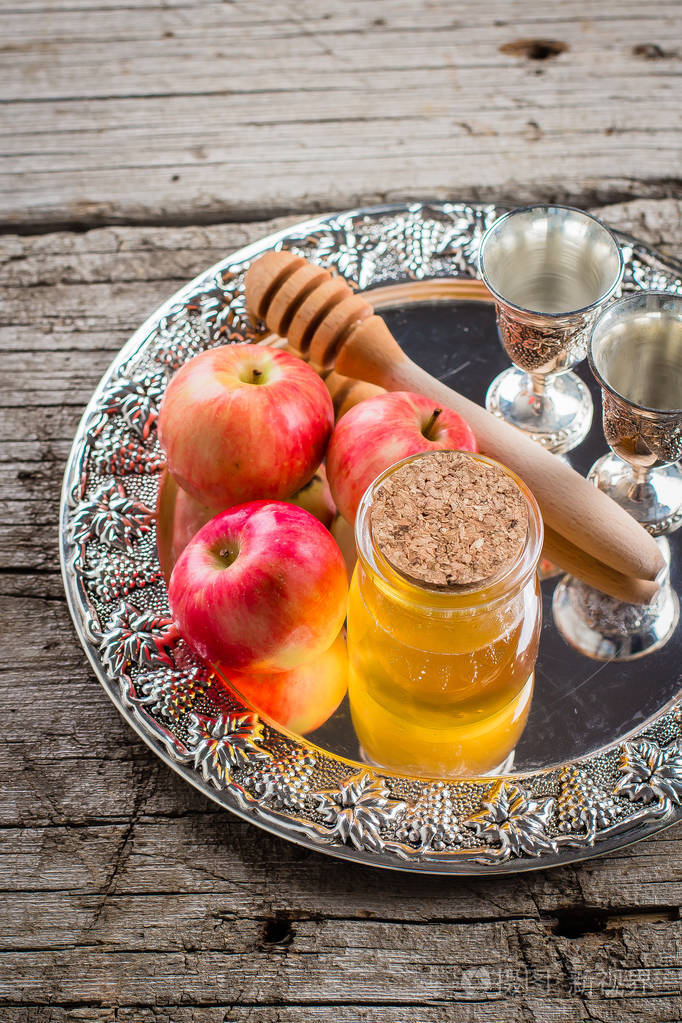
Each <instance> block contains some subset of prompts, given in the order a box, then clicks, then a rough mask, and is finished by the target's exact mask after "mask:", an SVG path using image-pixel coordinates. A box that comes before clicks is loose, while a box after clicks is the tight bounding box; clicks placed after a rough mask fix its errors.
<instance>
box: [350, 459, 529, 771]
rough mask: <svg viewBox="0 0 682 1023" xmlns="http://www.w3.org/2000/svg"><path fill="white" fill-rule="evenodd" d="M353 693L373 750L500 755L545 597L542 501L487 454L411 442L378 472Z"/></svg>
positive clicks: (360, 576)
mask: <svg viewBox="0 0 682 1023" xmlns="http://www.w3.org/2000/svg"><path fill="white" fill-rule="evenodd" d="M355 538H356V546H357V550H358V561H357V565H356V568H355V572H354V574H353V579H352V582H351V587H350V599H349V609H348V653H349V662H350V673H349V698H350V707H351V713H352V717H353V724H354V726H355V730H356V733H357V736H358V738H359V740H360V744H361V746H362V749H363V751H364V753H365V755H366V757H367V759H369V760H370V761H371V762H373V763H375V764H378V765H380V766H382V767H386V768H390V769H392V770H395V771H399V772H401V773H406V774H418V775H434V776H439V777H447V776H455V775H458V776H467V775H468V776H475V775H480V774H484V773H486V772H489V771H492V770H494V769H496V768H498V767H500V766H501V765H502V764H503V763H504V762H505V760H506V759H507V758H508V757H509V754H510V753H511V751H512V750H513V749H514V747H515V746H516V743H517V742H518V739H519V738H520V736H521V733H522V732H523V729H524V726H525V724H526V720H527V718H528V713H529V710H530V703H531V698H532V693H533V679H534V665H535V661H536V658H537V652H538V643H539V637H540V626H541V615H542V602H541V596H540V587H539V580H538V574H537V566H538V561H539V558H540V553H541V549H542V539H543V528H542V519H541V517H540V511H539V509H538V506H537V503H536V501H535V499H534V497H533V495H532V494H531V492H530V491H529V490H528V488H527V487H526V485H525V484H524V483H523V482H522V481H521V480H520V479H519V478H518V477H517V476H516V475H515V474H514V473H513V472H511V470H509V469H507V468H506V467H504V466H502V465H499V464H498V463H497V462H494V461H492V460H491V459H489V458H486V457H484V456H483V455H478V454H473V453H470V452H455V451H437V452H426V453H424V454H420V455H414V456H411V457H410V458H406V459H404V460H403V461H402V462H398V463H397V464H396V465H394V466H392V467H391V468H390V469H388V470H386V472H384V473H383V474H382V475H381V476H379V477H378V478H377V479H376V480H375V481H374V483H373V484H372V485H371V486H370V487H369V489H368V490H367V492H366V493H365V495H364V497H363V499H362V502H361V504H360V508H359V509H358V514H357V518H356V524H355Z"/></svg>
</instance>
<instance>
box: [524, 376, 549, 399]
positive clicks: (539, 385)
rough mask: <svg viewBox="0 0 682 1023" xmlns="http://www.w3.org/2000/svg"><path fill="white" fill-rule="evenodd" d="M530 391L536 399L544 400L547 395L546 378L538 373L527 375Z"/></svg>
mask: <svg viewBox="0 0 682 1023" xmlns="http://www.w3.org/2000/svg"><path fill="white" fill-rule="evenodd" d="M528 376H529V377H530V390H531V393H532V394H534V395H535V396H536V397H537V398H544V396H545V394H546V393H547V377H546V376H544V375H543V376H541V375H540V374H539V373H529V374H528Z"/></svg>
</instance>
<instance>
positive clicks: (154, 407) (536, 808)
mask: <svg viewBox="0 0 682 1023" xmlns="http://www.w3.org/2000/svg"><path fill="white" fill-rule="evenodd" d="M502 212H503V210H502V208H499V207H494V206H484V205H471V204H460V203H440V202H417V203H413V204H411V205H395V206H383V207H378V208H372V209H361V210H353V211H349V212H345V213H341V214H338V215H335V216H330V217H324V218H319V219H315V220H312V221H308V222H307V223H305V224H302V225H300V226H297V227H294V228H289V229H287V230H286V231H284V232H282V233H280V234H278V235H273V236H271V237H269V238H265V239H263V240H262V241H261V242H258V243H257V244H255V245H252V246H250V247H249V248H246V249H243V250H242V251H240V252H237V253H235V254H234V255H232V256H228V257H227V258H226V259H224V260H223V261H221V262H220V263H218V264H217V265H216V266H214V267H212V268H211V269H210V270H207V271H206V272H205V273H204V274H202V275H201V276H200V277H198V278H197V279H196V280H194V281H192V282H191V283H190V284H188V285H187V286H186V287H185V288H183V289H182V290H181V291H180V292H178V293H177V294H176V295H175V296H173V298H171V299H170V300H169V301H168V302H167V303H166V304H165V305H163V306H162V307H161V308H160V309H159V310H158V311H157V312H156V313H155V314H154V315H153V316H152V317H151V318H150V319H149V320H147V322H146V323H144V324H143V325H142V326H141V327H140V329H139V330H138V331H137V332H136V333H135V334H134V336H133V337H132V338H131V339H130V341H129V342H128V344H127V345H126V346H125V347H124V349H123V350H122V351H121V353H120V355H119V356H118V358H116V359H115V361H114V362H113V364H112V365H111V367H110V368H109V370H108V372H107V373H106V375H105V377H104V379H103V380H102V381H101V383H100V385H99V387H98V388H97V390H96V392H95V394H94V396H93V398H92V400H91V401H90V403H89V405H88V407H87V409H86V411H85V414H84V416H83V419H82V422H81V425H80V427H79V430H78V433H77V435H76V438H75V441H74V444H73V448H72V451H71V455H70V458H69V461H68V465H67V469H66V474H65V479H64V489H63V495H62V510H61V558H62V569H63V575H64V584H65V588H66V592H67V596H68V600H69V606H70V609H71V614H72V616H73V619H74V622H75V625H76V629H77V632H78V635H79V638H80V640H81V642H82V644H83V647H84V649H85V651H86V653H87V655H88V657H89V659H90V661H91V663H92V665H93V668H94V670H95V672H96V674H97V677H98V678H99V680H100V681H101V683H102V685H103V686H104V688H105V690H106V692H107V693H108V694H109V696H110V697H111V699H112V700H113V702H114V703H115V704H116V706H117V707H118V709H119V710H120V712H121V713H122V714H123V715H124V717H125V718H126V719H127V720H128V721H129V722H130V724H131V725H132V727H133V728H135V730H136V731H137V732H138V733H139V735H140V736H141V737H142V738H143V739H144V740H145V742H146V743H147V744H148V745H149V746H150V747H151V748H152V749H153V750H154V751H155V752H156V753H157V754H158V755H159V756H160V757H161V758H162V759H163V760H164V761H165V762H166V763H167V764H169V765H170V766H171V767H173V768H174V769H175V770H176V771H177V772H178V773H179V774H181V775H182V776H183V777H184V778H186V779H187V781H189V782H190V783H191V784H193V785H194V786H196V787H197V788H198V789H200V790H201V791H202V792H204V793H205V794H206V795H208V796H210V797H211V798H212V799H214V800H215V801H217V802H218V803H220V804H221V805H223V806H224V807H226V808H227V809H229V810H231V811H233V812H234V813H236V814H238V815H239V816H241V817H243V818H245V819H246V820H248V821H251V822H252V823H254V824H258V825H259V826H260V827H262V828H265V829H266V830H269V831H271V832H273V833H275V834H278V835H281V836H282V837H285V838H288V839H290V840H292V841H295V842H299V843H301V844H302V845H306V846H308V847H310V848H312V849H318V850H321V851H324V852H327V853H330V854H331V855H335V856H340V857H344V858H346V859H353V860H358V861H361V862H365V863H371V864H373V865H376V866H383V867H393V868H399V869H404V870H418V871H427V872H432V873H453V874H456V873H459V874H472V873H476V874H482V873H501V872H509V871H517V870H530V869H536V868H539V867H547V866H553V865H556V864H561V863H566V862H569V861H572V860H578V859H582V858H585V857H590V856H595V855H598V854H600V853H604V852H606V851H608V850H610V849H614V848H617V847H619V846H622V845H625V844H627V843H630V842H633V841H636V840H637V839H640V838H643V837H645V836H646V835H648V834H651V833H652V832H655V831H657V830H659V829H661V828H663V827H666V826H668V825H669V824H671V823H673V822H674V821H676V820H678V819H680V817H682V694H680V689H681V688H682V678H681V676H680V665H681V664H682V639H681V638H680V633H681V632H682V629H679V628H678V630H677V633H676V634H675V636H674V637H673V638H672V639H671V640H670V641H669V643H668V644H667V646H666V647H664V648H663V649H662V650H660V651H657V652H656V653H655V654H652V655H650V656H649V657H647V658H646V660H644V661H633V662H629V663H625V664H622V663H621V664H613V663H609V662H599V661H592V660H588V659H587V658H585V657H583V656H582V655H581V654H579V653H578V652H577V651H574V650H573V649H572V648H570V647H569V646H567V645H566V644H565V643H564V642H563V640H562V639H561V637H560V636H559V635H558V633H557V631H556V629H555V628H554V625H553V622H552V617H551V594H552V589H553V586H554V583H555V580H554V579H550V580H546V581H545V583H544V584H543V590H544V591H545V594H544V597H545V621H544V626H543V635H542V641H541V653H540V658H539V661H538V664H537V669H536V695H535V698H534V702H533V708H532V711H531V718H530V720H529V724H528V726H527V729H526V732H525V734H524V736H523V739H522V740H521V742H520V744H519V746H518V747H517V750H516V760H515V767H514V771H513V772H512V773H508V774H505V775H503V776H497V777H485V778H481V779H467V780H461V781H459V780H452V779H450V780H440V779H437V778H424V779H417V778H411V777H401V776H398V775H394V774H390V773H384V772H381V771H379V770H378V769H374V768H369V767H367V766H366V765H363V764H362V763H361V761H360V759H359V752H358V747H357V740H355V737H354V734H353V732H352V726H351V725H350V717H349V714H348V711H347V708H346V706H345V705H342V707H341V708H340V709H339V711H337V712H336V714H335V715H333V717H332V718H331V719H330V720H329V721H328V722H327V723H326V724H325V725H324V726H323V727H322V728H321V729H319V730H318V731H317V732H316V733H314V734H313V735H312V736H308V737H307V738H301V737H299V736H295V735H291V734H289V733H287V732H285V731H284V730H283V729H281V728H279V727H277V726H276V725H274V724H273V723H269V722H266V721H263V720H260V719H259V717H258V715H257V714H256V713H255V712H254V711H253V710H252V709H251V708H250V707H248V706H246V705H245V704H244V703H243V702H241V701H240V700H239V699H238V698H237V697H236V696H234V695H233V694H231V693H229V691H228V690H227V689H226V688H225V687H224V686H223V685H222V684H221V683H220V681H219V680H217V679H216V677H215V676H213V675H211V673H210V671H209V670H208V669H207V668H206V666H204V665H203V664H202V663H200V662H199V661H198V660H197V659H196V658H195V657H194V655H193V654H192V653H191V651H190V650H189V649H188V647H187V646H186V644H185V642H184V641H183V640H182V638H181V637H179V636H178V635H177V633H176V631H175V629H174V628H173V625H172V622H171V619H170V615H169V611H168V604H167V593H166V587H165V584H164V582H163V577H162V575H161V571H160V567H159V562H158V558H157V554H156V540H155V507H156V500H157V494H158V488H159V481H160V475H161V470H162V468H163V458H162V455H161V452H160V450H159V447H158V443H157V439H156V431H155V422H156V417H157V412H158V407H159V403H160V400H161V397H162V395H163V392H164V388H165V386H166V383H167V381H168V379H169V376H170V375H171V374H172V372H173V371H174V370H175V369H177V368H178V367H179V366H180V365H181V364H182V363H183V362H184V361H185V360H186V359H188V358H190V357H191V356H192V355H194V354H195V353H197V352H199V351H201V350H203V349H204V348H207V347H211V346H213V345H218V344H224V343H226V342H239V341H243V340H250V341H254V340H259V339H261V337H262V335H261V334H260V333H259V330H258V329H257V328H255V327H254V326H253V325H252V324H251V323H249V321H248V318H247V317H246V314H245V311H244V299H243V281H244V274H245V271H246V269H247V268H248V266H249V264H250V262H251V261H252V260H253V259H254V258H255V257H256V256H257V255H259V254H260V253H261V252H263V251H265V250H266V249H268V248H278V247H285V248H291V249H295V250H297V251H300V252H301V253H302V254H304V255H306V256H307V257H308V258H310V259H312V260H314V261H317V262H319V263H321V264H324V265H325V266H328V267H333V268H334V269H335V270H336V272H338V273H340V274H343V275H344V276H345V277H346V279H347V280H348V281H349V282H351V283H352V284H353V285H354V286H355V287H357V288H361V289H369V290H372V289H381V290H380V291H377V297H378V298H379V302H378V303H377V304H378V307H379V308H381V311H382V313H383V315H384V316H385V317H386V319H387V320H388V322H389V325H390V326H391V328H392V330H393V332H394V334H395V335H396V336H397V337H398V339H399V341H400V342H401V344H402V345H403V347H404V348H405V349H406V351H407V352H408V354H409V355H410V356H411V357H412V358H414V359H415V360H416V361H418V362H421V363H422V364H423V365H424V366H425V367H426V368H427V369H428V370H429V371H430V372H431V373H434V374H437V375H439V376H440V377H441V378H443V379H447V380H448V382H449V383H453V382H454V383H455V386H457V388H458V389H460V390H462V391H463V392H464V393H465V394H468V395H469V396H470V397H473V398H474V399H475V400H477V401H479V402H480V401H482V400H483V395H484V393H485V388H486V386H487V384H488V383H489V381H490V380H491V379H492V377H493V376H494V375H495V374H496V373H497V372H498V371H499V369H501V368H503V367H504V365H505V356H504V353H503V352H502V349H501V347H500V345H499V342H498V340H497V335H496V331H495V323H494V311H493V309H492V307H491V306H490V304H489V303H486V302H484V301H480V300H476V289H475V288H470V289H467V287H466V285H465V282H467V281H469V282H471V281H472V280H473V278H475V276H476V269H475V260H476V255H477V250H478V245H479V241H480V238H481V235H482V233H483V231H484V230H485V229H486V227H487V226H488V225H489V224H490V223H491V222H492V221H493V220H494V219H495V217H497V216H498V215H499V214H500V213H502ZM619 240H620V242H621V245H622V247H623V252H624V257H625V265H626V271H625V279H624V288H625V289H626V290H635V289H637V288H654V289H660V290H671V291H677V292H680V293H682V267H681V266H679V265H677V264H674V263H672V262H671V261H670V260H668V259H666V258H664V257H662V256H660V255H658V254H656V253H655V252H653V251H651V250H650V249H648V248H647V247H646V246H644V245H642V244H640V243H638V242H637V241H635V240H634V239H632V238H629V237H626V236H624V235H620V236H619ZM434 281H438V282H439V283H438V284H431V285H430V286H429V287H426V289H425V285H429V282H434ZM584 379H585V381H586V382H587V383H589V384H590V385H591V381H589V378H588V375H587V374H586V373H585V375H584ZM594 393H595V406H596V407H597V408H599V402H598V398H597V397H596V391H594ZM597 419H598V416H595V420H597ZM604 450H605V444H604V441H603V438H602V437H601V431H600V428H599V422H596V423H595V425H594V426H593V429H592V433H591V435H590V437H589V438H588V441H587V442H586V443H585V444H584V445H583V446H582V447H581V448H580V449H578V450H577V451H576V452H573V453H572V456H571V457H572V459H573V461H574V463H575V464H576V467H578V468H579V469H581V470H582V471H585V470H586V469H587V467H588V466H589V465H590V464H591V462H592V461H593V459H594V457H595V456H596V455H597V454H599V453H601V452H602V451H604ZM681 534H682V530H681V531H679V532H678V533H676V534H673V536H672V537H671V548H672V551H673V566H674V571H673V582H674V585H675V586H676V588H677V589H678V591H679V589H680V584H681V582H682V565H681V564H680V563H681V562H682V557H681V555H682V543H680V540H679V537H680V535H681ZM93 698H96V697H95V696H94V694H93Z"/></svg>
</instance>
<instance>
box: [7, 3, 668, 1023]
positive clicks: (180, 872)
mask: <svg viewBox="0 0 682 1023" xmlns="http://www.w3.org/2000/svg"><path fill="white" fill-rule="evenodd" d="M29 6H32V7H33V8H36V9H37V5H35V4H33V5H31V4H29ZM71 6H73V7H74V9H76V8H77V7H78V3H76V2H74V3H72V4H71ZM131 6H132V5H131ZM80 9H82V5H81V8H80ZM173 9H175V8H173ZM599 212H600V213H601V215H602V216H603V217H604V218H605V219H606V220H607V221H608V222H609V223H612V224H614V225H615V226H619V227H622V228H623V229H626V230H633V231H636V233H637V234H639V235H640V236H641V237H644V238H646V239H649V240H650V241H652V242H654V243H656V244H657V245H659V246H660V247H661V248H662V249H665V250H666V251H668V252H669V253H670V254H672V255H677V256H678V257H679V256H680V255H681V254H682V244H681V243H680V237H679V225H680V216H681V214H682V203H680V202H677V201H674V200H667V201H663V202H655V201H649V202H637V203H628V204H624V205H620V206H616V207H611V208H609V209H605V210H600V211H599ZM283 223H284V222H282V221H277V222H261V223H253V224H244V223H242V224H234V225H232V224H228V225H225V224H221V225H215V226H211V227H197V226H193V227H185V228H140V227H109V228H102V229H97V230H90V231H87V232H84V233H72V232H64V233H55V234H45V235H37V236H29V237H19V236H11V235H7V236H5V237H4V238H3V239H2V240H1V245H0V303H1V305H2V316H1V318H0V344H1V345H2V350H3V354H4V358H3V362H2V365H0V376H1V378H2V380H1V385H0V440H1V443H0V480H1V481H2V489H0V535H1V537H2V539H1V540H0V626H1V627H2V636H3V642H4V655H5V656H4V657H3V663H2V666H1V667H0V706H1V707H2V722H3V739H4V742H3V743H2V744H1V745H0V777H1V778H2V790H1V792H2V795H1V796H0V1019H1V1020H2V1021H3V1023H75V1021H81V1023H83V1021H85V1023H114V1021H118V1023H242V1021H244V1023H246V1021H247V1020H248V1021H250V1023H254V1021H255V1023H284V1021H287V1023H288V1021H292V1020H293V1021H295V1023H298V1021H303V1020H305V1021H311V1023H358V1021H367V1023H395V1021H396V1020H412V1019H419V1020H423V1021H424V1023H436V1021H438V1023H440V1021H443V1020H445V1021H450V1020H451V1021H453V1023H454V1021H457V1023H469V1021H470V1023H474V1021H478V1023H488V1021H489V1023H499V1021H500V1020H501V1019H504V1020H505V1021H509V1023H528V1021H537V1023H583V1021H586V1020H589V1019H594V1020H601V1021H604V1023H623V1021H630V1020H638V1021H643V1023H648V1021H656V1023H667V1021H670V1023H672V1021H675V1020H678V1019H679V1018H680V1016H681V1015H682V997H681V995H680V991H681V990H682V971H681V969H680V961H681V960H680V951H681V949H682V930H681V929H680V928H681V924H680V914H679V906H680V904H681V903H682V836H680V833H679V829H672V830H671V831H668V832H664V833H662V834H660V835H658V836H657V837H655V838H653V839H651V840H648V841H646V842H644V843H640V844H639V845H637V846H634V847H632V848H630V849H623V850H621V851H619V852H617V853H614V854H613V855H612V856H610V857H608V858H606V859H600V860H594V861H590V862H587V863H584V864H581V865H579V866H575V867H572V866H566V867H562V868H560V869H558V870H554V871H549V872H543V873H538V874H529V875H521V876H516V877H513V878H511V879H505V878H493V879H490V880H481V879H444V878H430V877H425V876H418V877H415V876H412V875H407V874H400V873H395V874H394V873H391V874H383V873H378V872H376V871H373V870H371V869H369V868H363V867H360V866H356V865H354V864H350V863H344V862H340V861H334V860H331V859H328V858H326V857H323V856H321V855H318V854H316V853H313V852H310V851H308V850H304V849H300V848H298V847H297V846H295V845H291V844H288V843H286V842H283V841H281V840H279V839H276V838H274V837H272V836H270V835H267V834H265V833H264V832H261V831H259V830H257V829H256V828H253V827H251V826H250V825H247V824H245V823H243V822H242V821H240V820H238V819H237V818H234V817H232V816H230V815H229V814H227V813H225V812H223V811H222V810H220V809H219V808H218V807H217V806H216V805H215V804H212V803H211V802H209V801H208V800H206V799H205V798H204V797H203V796H202V795H200V794H199V793H197V792H196V791H195V790H194V789H192V788H190V786H188V785H187V784H185V783H184V782H183V781H182V780H181V779H180V778H179V777H178V776H176V775H175V774H174V773H173V772H172V771H170V770H169V769H168V768H167V767H166V766H165V765H164V764H162V763H161V762H159V761H158V760H157V759H156V758H155V757H154V756H153V755H152V754H151V753H150V752H149V751H148V749H147V748H146V746H144V744H143V743H142V742H141V741H140V740H139V739H138V738H137V736H136V735H135V734H134V733H133V732H132V731H131V730H130V729H129V728H128V726H127V725H126V724H125V722H124V721H123V719H122V718H121V717H120V716H119V715H118V713H117V711H116V710H115V708H114V707H113V706H112V705H111V704H110V703H109V701H108V700H107V698H106V697H105V695H104V693H103V692H102V691H101V689H100V688H99V686H98V684H97V682H96V680H95V679H94V677H93V675H92V673H91V671H90V670H89V667H88V665H87V662H86V659H85V656H84V654H83V653H82V651H81V650H80V648H79V646H78V644H77V640H76V638H75V634H74V632H73V629H72V626H71V623H70V619H69V615H68V610H67V607H66V603H65V599H64V595H63V590H62V586H61V580H60V578H59V573H58V563H57V554H56V551H57V514H58V497H59V487H60V481H61V475H62V472H63V467H64V462H65V459H66V456H67V454H68V450H69V447H70V443H71V438H72V436H73V433H74V431H75V429H76V426H77V422H78V419H79V418H80V415H81V412H82V409H83V406H84V404H85V402H86V401H87V399H88V398H89V395H90V393H91V392H92V390H93V389H94V387H95V385H96V383H97V381H98V379H99V377H100V375H101V373H102V372H103V371H104V370H105V369H106V366H107V365H108V363H109V362H110V360H111V359H112V357H113V355H114V354H115V353H116V351H118V349H119V348H120V346H121V344H122V343H123V342H124V341H125V340H126V339H127V337H128V336H129V335H130V334H131V333H132V331H133V330H134V329H135V328H136V327H137V326H138V324H139V323H140V322H141V321H142V319H143V318H144V317H145V316H146V315H148V314H149V313H150V312H151V311H152V310H153V309H154V308H155V307H156V306H157V305H158V304H159V303H160V302H161V301H163V300H164V299H166V298H167V297H169V295H170V294H171V293H172V292H173V291H174V290H175V289H176V288H177V287H178V286H179V285H180V284H182V283H184V282H185V281H186V280H187V279H188V278H190V277H192V276H193V275H195V274H197V273H199V272H200V271H201V270H202V269H204V268H205V267H206V266H208V265H210V264H211V263H212V262H215V261H216V260H217V259H219V258H220V257H221V256H222V255H224V254H226V253H227V252H229V251H231V250H233V249H235V248H237V247H239V246H241V245H243V244H246V243H247V242H248V241H249V240H252V239H254V238H256V237H259V236H262V235H263V234H265V233H268V232H269V231H271V230H274V229H276V228H277V227H279V226H282V225H283ZM74 704H77V705H78V706H79V708H80V710H79V714H78V719H77V720H76V719H75V717H74V714H73V710H72V707H73V705H74Z"/></svg>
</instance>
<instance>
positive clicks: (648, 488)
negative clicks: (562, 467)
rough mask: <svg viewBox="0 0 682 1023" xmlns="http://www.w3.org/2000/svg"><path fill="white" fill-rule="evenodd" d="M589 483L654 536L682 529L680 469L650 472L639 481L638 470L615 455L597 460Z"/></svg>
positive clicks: (670, 467) (666, 467) (664, 467)
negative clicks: (605, 494)
mask: <svg viewBox="0 0 682 1023" xmlns="http://www.w3.org/2000/svg"><path fill="white" fill-rule="evenodd" d="M587 478H588V480H590V481H591V482H592V483H594V485H595V486H597V487H599V489H600V490H603V491H604V492H605V493H607V494H608V495H609V496H610V497H612V498H613V499H614V501H616V502H617V503H618V504H619V505H620V506H621V508H624V509H625V511H626V512H629V514H630V515H632V517H633V518H635V519H637V521H638V522H641V524H642V525H643V526H645V527H646V529H648V530H649V532H650V533H652V534H653V535H654V536H662V535H663V534H664V533H672V532H674V531H675V530H676V529H679V527H680V526H682V470H681V469H680V467H679V465H664V466H662V467H661V468H659V469H651V470H650V471H649V472H648V473H647V475H646V477H645V478H642V479H638V478H637V474H636V472H635V470H634V469H633V468H632V466H630V465H629V464H628V463H627V462H625V461H623V459H622V458H619V457H618V455H615V454H614V453H613V452H612V451H611V452H609V454H607V455H604V456H603V457H602V458H600V459H598V460H597V461H596V462H595V463H594V465H593V466H592V468H591V469H590V471H589V473H588V474H587Z"/></svg>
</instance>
